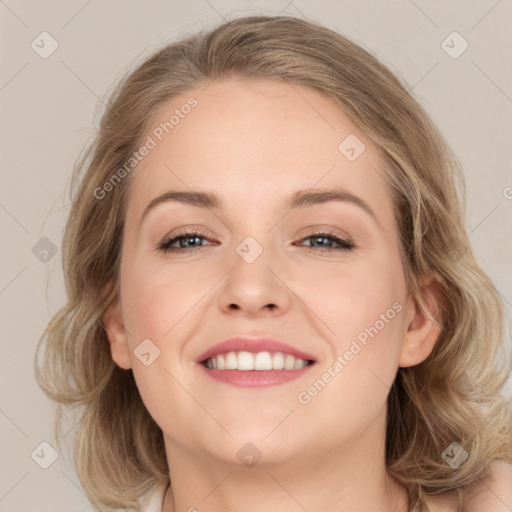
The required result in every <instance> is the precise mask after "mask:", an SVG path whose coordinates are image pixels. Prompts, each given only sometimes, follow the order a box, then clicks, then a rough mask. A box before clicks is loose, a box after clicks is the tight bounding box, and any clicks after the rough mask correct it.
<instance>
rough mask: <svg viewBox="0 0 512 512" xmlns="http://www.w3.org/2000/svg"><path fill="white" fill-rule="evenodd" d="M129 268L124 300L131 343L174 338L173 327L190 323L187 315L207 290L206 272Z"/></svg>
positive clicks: (159, 267)
mask: <svg viewBox="0 0 512 512" xmlns="http://www.w3.org/2000/svg"><path fill="white" fill-rule="evenodd" d="M130 269H131V270H130V271H129V273H127V274H126V279H125V282H124V287H122V298H123V313H124V314H125V316H126V318H127V319H128V323H129V331H130V333H129V334H130V338H131V341H132V343H135V342H137V340H138V339H142V338H150V339H153V338H154V340H155V343H157V344H158V343H160V342H163V341H164V340H165V339H167V338H168V337H170V336H172V331H173V329H174V326H176V325H177V324H178V323H179V324H180V327H181V326H182V325H185V324H186V323H187V316H188V313H189V312H190V311H192V309H193V308H194V306H196V305H197V303H198V301H199V300H200V298H201V297H202V296H203V295H204V294H205V292H206V291H207V290H208V279H206V276H205V273H204V272H188V271H186V270H184V269H183V270H182V269H179V268H178V267H177V266H175V267H174V268H171V267H170V266H169V267H167V268H166V267H165V265H159V266H158V268H157V266H156V265H153V266H152V265H148V264H145V265H138V264H137V263H134V264H133V265H130ZM213 282H215V281H213ZM210 287H211V286H210Z"/></svg>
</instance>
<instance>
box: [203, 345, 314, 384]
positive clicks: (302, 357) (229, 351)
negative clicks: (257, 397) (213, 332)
mask: <svg viewBox="0 0 512 512" xmlns="http://www.w3.org/2000/svg"><path fill="white" fill-rule="evenodd" d="M196 363H197V365H198V368H199V369H200V370H202V371H203V372H204V373H205V374H206V375H207V376H208V377H210V378H212V379H214V380H216V381H218V382H222V383H224V384H229V385H231V386H236V387H241V388H264V387H268V386H276V385H278V384H285V383H287V382H290V381H292V380H294V379H297V378H299V377H301V376H302V375H304V374H305V373H307V372H309V371H310V369H311V368H312V367H313V366H315V364H316V360H315V359H314V358H313V356H312V355H310V354H307V353H306V352H303V351H302V350H299V349H298V348H297V347H295V346H292V345H289V344H287V343H283V342H282V341H279V340H275V339H271V338H251V337H247V336H242V337H240V336H239V337H234V338H231V339H228V340H226V341H223V342H221V343H218V344H216V345H213V346H212V347H210V348H209V349H208V350H207V351H206V352H203V353H202V354H201V355H200V356H199V357H198V358H197V359H196Z"/></svg>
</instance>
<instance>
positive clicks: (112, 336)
mask: <svg viewBox="0 0 512 512" xmlns="http://www.w3.org/2000/svg"><path fill="white" fill-rule="evenodd" d="M102 324H103V327H104V328H105V331H106V333H107V337H108V340H109V342H110V353H111V355H112V359H113V360H114V362H115V363H116V364H117V365H118V366H120V367H121V368H123V369H125V370H129V369H130V368H131V367H132V363H131V360H130V347H129V344H128V338H127V335H126V329H125V327H124V323H123V318H122V315H121V311H120V307H119V297H118V296H116V297H115V298H114V299H113V300H112V302H111V303H110V304H109V306H108V308H107V309H106V311H105V313H103V316H102Z"/></svg>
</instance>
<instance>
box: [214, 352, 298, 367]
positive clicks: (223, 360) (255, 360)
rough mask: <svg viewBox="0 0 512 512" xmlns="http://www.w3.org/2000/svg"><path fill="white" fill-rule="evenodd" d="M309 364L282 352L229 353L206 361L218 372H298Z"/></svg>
mask: <svg viewBox="0 0 512 512" xmlns="http://www.w3.org/2000/svg"><path fill="white" fill-rule="evenodd" d="M307 364H308V362H307V361H306V360H304V359H300V358H299V357H295V356H292V355H291V354H283V353H282V352H274V353H270V352H258V353H256V354H253V353H251V352H246V351H241V352H228V353H227V354H218V355H217V356H215V357H211V358H209V359H208V360H207V361H206V367H207V368H210V369H212V368H213V369H217V370H241V371H248V370H283V369H284V370H298V369H300V368H304V366H307Z"/></svg>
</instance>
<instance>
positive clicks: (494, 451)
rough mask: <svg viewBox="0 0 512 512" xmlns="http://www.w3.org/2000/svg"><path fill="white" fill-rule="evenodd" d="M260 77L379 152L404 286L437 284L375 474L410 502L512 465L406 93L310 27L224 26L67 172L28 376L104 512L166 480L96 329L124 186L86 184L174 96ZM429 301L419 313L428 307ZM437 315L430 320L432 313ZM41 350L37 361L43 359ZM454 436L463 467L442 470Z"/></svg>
mask: <svg viewBox="0 0 512 512" xmlns="http://www.w3.org/2000/svg"><path fill="white" fill-rule="evenodd" d="M232 76H235V77H240V78H247V79H260V78H268V79H275V80H280V81H283V80H284V81H287V82H288V83H290V84H299V85H302V86H308V87H311V88H314V89H315V90H317V91H320V92H321V93H323V94H324V95H325V96H327V97H329V98H331V99H332V100H334V102H335V103H336V104H337V105H339V107H340V108H341V109H343V111H344V112H345V113H346V114H347V115H348V116H349V117H350V118H351V120H352V121H353V123H354V124H355V125H356V126H357V127H358V128H360V129H361V130H362V132H363V133H365V134H366V135H367V136H368V137H369V138H370V139H371V140H372V141H373V142H374V143H375V145H376V147H377V148H378V151H379V152H380V154H381V159H382V162H383V167H384V170H385V177H386V179H387V183H388V185H389V191H390V194H391V196H392V198H393V201H394V206H395V214H396V218H397V221H398V224H399V228H400V233H401V242H402V258H403V263H404V269H405V274H406V280H407V283H408V288H409V292H410V293H411V294H413V295H414V296H416V298H417V299H418V300H419V301H420V302H421V296H420V291H419V282H420V280H421V279H422V278H424V277H426V276H437V277H436V279H438V281H439V285H440V287H441V290H442V294H443V301H442V304H440V310H439V311H438V315H437V316H436V321H437V322H439V324H440V325H441V326H442V331H441V335H440V337H439V339H438V342H437V344H436V345H435V348H434V350H433V352H432V353H431V354H430V356H429V357H428V358H427V359H426V360H425V361H424V362H422V363H421V364H419V365H417V366H413V367H408V368H400V369H399V370H398V372H397V375H396V379H395V381H394V384H393V386H392V388H391V390H390V393H389V396H388V421H387V434H386V436H387V437H386V439H387V440H386V464H387V468H388V471H389V473H390V474H391V475H392V476H393V477H395V478H396V479H397V480H398V481H399V482H401V483H402V484H403V485H404V486H405V487H406V488H407V490H408V492H409V496H410V499H411V502H415V503H417V504H420V505H425V495H428V494H438V493H442V492H444V491H448V490H453V489H457V490H459V510H460V507H461V506H462V505H461V503H462V498H461V492H460V489H462V487H463V486H465V485H467V484H470V483H472V482H475V481H477V480H478V479H480V478H483V477H485V476H487V475H488V474H490V469H491V463H493V462H494V461H504V462H509V463H512V411H511V409H510V407H509V404H508V403H507V401H506V399H505V398H504V397H503V396H501V395H500V393H501V392H502V390H503V386H504V384H505V382H506V380H507V378H508V376H509V375H510V373H511V371H512V366H511V365H512V363H511V360H512V358H511V355H510V353H509V350H508V347H507V346H506V344H505V342H504V339H505V338H504V311H503V306H502V303H501V301H500V297H499V294H498V293H497V291H496V289H495V287H494V286H493V284H492V282H491V280H490V279H489V278H488V276H487V275H486V274H485V273H484V272H483V270H482V269H481V268H480V266H479V265H478V263H477V262H476V260H475V257H474V255H473V253H472V250H471V247H470V242H469V239H468V236H467V233H466V230H465V225H464V211H463V207H464V193H465V192H464V184H463V181H462V175H461V171H460V165H459V163H458V161H457V159H456V158H455V156H454V155H453V154H452V152H451V150H450V149H449V147H448V146H447V144H446V142H445V141H444V139H443V137H442V135H441V134H440V132H439V131H438V129H437V128H436V127H435V126H434V125H433V123H432V122H431V120H430V119H429V117H428V115H427V114H426V112H425V111H424V110H423V109H422V107H421V106H420V105H419V104H418V102H417V101H416V100H415V99H414V98H413V97H412V96H411V94H410V93H409V92H408V90H407V88H406V86H405V85H404V84H402V83H401V81H400V80H399V79H398V78H397V77H396V76H394V74H393V73H392V72H391V71H390V70H389V69H388V68H387V67H386V66H384V65H383V64H382V63H380V62H379V61H378V60H377V59H376V58H374V57H373V56H372V55H371V54H370V53H368V52H367V51H366V50H364V49H363V48H361V47H360V46H359V45H356V44H355V43H353V42H351V41H350V40H348V39H346V38H345V37H343V36H341V35H339V34H337V33H336V32H333V31H331V30H329V29H327V28H325V27H323V26H321V25H319V24H317V23H314V22H307V21H304V20H301V19H297V18H293V17H288V16H249V17H242V18H237V19H233V20H230V21H228V22H226V23H223V24H222V25H220V26H217V27H214V28H212V29H209V30H204V31H202V32H200V33H198V34H195V35H192V36H190V35H189V36H186V37H185V38H184V39H182V40H180V41H177V42H172V43H170V44H166V45H165V46H164V47H162V48H159V49H158V50H157V51H154V52H153V53H152V54H151V55H150V56H149V57H146V58H145V59H144V61H143V62H142V63H140V64H138V65H137V67H136V69H134V70H132V71H130V72H129V73H127V74H126V75H125V76H124V77H123V78H122V79H121V80H120V81H119V83H118V84H117V85H116V86H115V87H114V89H113V91H112V92H111V94H110V96H109V98H108V101H107V102H106V109H105V110H104V112H103V113H102V116H101V121H100V125H99V127H98V129H97V133H96V135H95V138H94V140H93V141H92V143H91V144H90V145H89V146H88V148H86V151H85V152H84V153H83V154H82V155H81V157H80V158H79V160H78V161H77V164H76V167H75V169H74V173H73V179H72V186H71V194H72V198H73V201H72V206H71V211H70V214H69V219H68V222H67V225H66V229H65V234H64V237H63V243H62V264H63V268H64V272H65V283H66V294H67V302H66V304H65V306H64V307H63V308H62V309H60V310H59V311H58V312H57V313H56V314H55V316H54V317H53V318H52V319H51V321H50V322H49V324H48V326H47V328H46V329H45V331H44V333H43V335H42V337H41V339H40V341H39V344H38V347H37V351H36V354H35V361H34V363H35V372H36V379H37V382H38V383H39V385H40V386H41V388H42V389H43V390H44V392H45V393H46V394H47V395H48V396H49V397H51V398H52V399H53V400H55V401H56V402H58V409H57V414H56V425H55V427H56V432H57V440H58V442H59V439H60V436H61V425H62V417H63V414H62V413H63V408H64V409H65V408H76V409H77V410H78V412H79V421H78V423H77V426H76V427H75V434H76V437H75V445H74V458H75V464H76V467H77V473H78V476H79V478H80V481H81V483H82V486H83V488H84V490H85V492H86V494H87V496H88V497H89V499H90V501H91V502H92V503H93V504H94V505H95V506H96V507H97V509H98V510H100V511H106V510H109V509H110V508H135V509H136V510H140V507H139V503H138V499H139V498H140V496H142V495H143V494H145V493H146V492H148V491H149V490H150V488H152V487H153V486H154V485H155V484H157V483H162V484H167V483H168V482H169V467H168V463H167V460H166V453H165V449H164V442H163V435H162V431H161V429H160V428H159V426H158V425H157V424H156V423H155V421H154V420H153V418H152V417H151V416H150V414H149V413H148V411H147V409H146V407H145V406H144V404H143V402H142V400H141V397H140V395H139V392H138V389H137V386H136V383H135V380H134V377H133V374H132V371H131V370H123V369H121V368H120V367H118V366H117V365H116V364H115V363H114V362H113V360H112V357H111V354H110V348H109V342H108V339H107V336H106V332H105V329H104V327H103V326H102V323H101V318H102V315H103V313H104V312H105V310H106V308H107V306H108V305H109V304H110V302H111V301H112V300H113V299H114V297H115V296H116V294H117V293H118V271H119V264H120V249H121V244H122V237H123V223H124V212H125V206H126V192H127V190H128V187H129V186H130V182H131V178H130V176H127V177H126V178H124V179H123V180H121V181H120V183H119V184H117V186H115V187H113V189H112V191H110V192H109V195H108V198H106V199H104V200H98V199H97V198H96V197H95V190H97V189H98V188H99V187H102V185H103V184H104V183H105V182H107V181H108V180H109V179H110V178H111V177H112V175H113V174H114V173H115V172H116V170H118V169H119V168H121V167H122V166H123V164H124V163H125V162H126V161H127V160H128V159H129V158H130V156H131V155H132V153H133V151H135V150H136V149H137V148H138V147H139V146H140V143H141V141H142V140H143V139H144V137H145V135H147V130H148V129H149V122H150V119H151V118H152V117H153V114H155V113H156V112H157V111H158V110H159V109H161V108H163V106H164V104H165V103H166V102H167V101H168V100H169V99H171V98H173V97H174V96H176V95H178V94H182V93H184V92H186V91H188V90H189V89H191V88H195V87H197V86H199V85H201V84H206V83H208V82H210V81H212V80H215V79H222V78H228V77H232ZM424 307H425V311H426V312H427V314H430V313H431V312H429V311H428V308H426V306H424ZM431 317H432V318H433V315H431ZM43 348H44V354H43V357H39V355H40V352H41V350H42V349H43ZM453 442H457V443H458V444H459V445H460V446H461V447H462V448H464V450H466V452H467V453H468V458H467V460H466V461H465V462H464V463H463V464H462V465H461V466H460V467H457V468H452V467H451V466H450V465H449V464H447V463H446V462H445V460H444V459H443V457H442V453H443V451H444V450H445V449H446V448H447V447H448V446H449V445H450V444H451V443H453Z"/></svg>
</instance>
